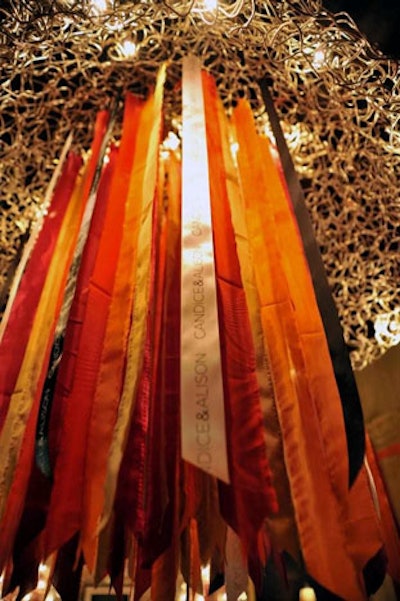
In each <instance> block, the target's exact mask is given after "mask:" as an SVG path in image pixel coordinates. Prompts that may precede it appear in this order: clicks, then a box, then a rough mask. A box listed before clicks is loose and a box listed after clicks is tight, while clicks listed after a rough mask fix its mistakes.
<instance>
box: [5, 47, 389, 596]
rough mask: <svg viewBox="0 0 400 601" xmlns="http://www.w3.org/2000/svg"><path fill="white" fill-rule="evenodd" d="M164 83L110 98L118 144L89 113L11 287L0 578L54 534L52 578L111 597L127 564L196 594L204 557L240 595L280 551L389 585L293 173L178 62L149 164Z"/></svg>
mask: <svg viewBox="0 0 400 601" xmlns="http://www.w3.org/2000/svg"><path fill="white" fill-rule="evenodd" d="M164 80H165V69H161V71H160V74H159V76H158V80H157V85H156V87H155V89H154V92H153V93H152V94H150V95H149V97H148V98H147V99H146V100H143V99H140V98H137V97H135V96H134V95H130V94H128V95H127V97H126V99H125V105H124V116H123V126H122V135H121V138H120V141H119V144H113V143H110V139H111V136H110V132H111V131H112V127H113V116H112V115H111V116H110V115H109V113H108V112H106V111H104V112H101V113H100V114H99V115H98V116H97V121H96V125H95V133H94V139H93V143H92V147H91V152H90V153H89V155H88V157H89V158H88V159H87V161H86V162H85V163H83V161H82V159H81V158H80V156H78V155H76V154H74V153H73V152H71V151H70V152H66V151H65V152H64V156H63V157H61V158H60V163H59V165H58V169H57V173H56V174H55V176H54V178H53V180H52V183H51V189H50V191H49V198H50V203H49V207H48V210H47V214H46V215H45V216H44V217H43V221H42V223H41V226H40V227H39V228H38V231H37V232H36V236H35V240H34V243H28V244H27V248H26V252H25V254H24V255H23V256H22V259H21V265H20V268H19V271H17V273H16V274H15V279H14V285H13V287H12V289H11V292H10V296H9V302H8V305H7V309H6V312H5V315H4V318H3V322H2V329H1V335H2V339H1V346H0V355H1V357H0V395H1V405H0V422H1V423H0V426H1V433H0V457H1V462H0V569H1V571H2V572H3V574H4V578H5V582H6V584H7V586H8V587H11V588H12V586H13V584H17V583H18V574H19V575H21V572H22V571H23V569H25V570H26V569H27V568H26V566H27V565H34V566H36V567H37V565H38V564H39V563H40V562H41V561H44V560H46V559H47V558H49V557H53V558H54V561H53V564H54V565H55V572H57V569H58V570H60V569H61V570H62V569H65V570H66V569H67V568H66V567H65V566H64V568H63V567H62V558H63V557H65V553H63V550H65V548H66V546H67V545H69V546H71V541H73V542H74V545H73V549H74V551H73V555H74V561H72V562H70V569H71V570H73V569H77V565H79V564H80V562H82V561H83V562H84V563H85V564H86V565H87V566H88V569H89V571H90V572H92V573H93V574H94V576H95V579H96V581H97V582H99V581H100V580H101V579H102V578H103V577H104V576H105V575H106V574H109V575H110V577H111V581H112V583H113V585H114V587H115V589H116V590H117V591H119V592H120V591H121V590H122V583H123V576H124V571H125V570H124V566H126V564H127V560H128V565H129V568H128V570H129V574H130V576H131V578H132V581H133V582H134V593H133V595H134V599H135V600H139V599H140V598H141V597H142V596H143V595H144V594H145V593H146V591H148V589H151V599H154V600H157V601H169V600H171V601H172V600H173V599H175V595H176V581H177V577H178V574H182V575H183V578H184V580H185V581H186V583H187V585H188V598H191V596H192V597H193V598H194V595H195V594H196V593H200V592H201V587H202V582H201V577H200V573H201V566H202V565H205V564H208V563H211V573H212V575H213V574H219V575H221V574H223V575H224V580H225V585H226V592H227V598H228V600H229V601H236V599H237V598H238V597H239V596H240V594H241V593H243V591H245V590H246V589H247V583H248V577H249V576H250V578H251V580H252V581H253V583H254V585H255V588H256V590H257V594H258V595H262V594H263V593H262V589H263V586H265V587H266V590H268V579H267V582H266V583H263V573H264V567H265V565H266V563H267V561H269V560H270V558H271V557H272V558H273V559H274V561H275V562H276V564H277V565H278V571H280V572H282V574H283V577H282V581H283V583H284V580H285V576H284V570H285V566H284V561H283V560H282V558H283V557H284V556H285V555H286V556H290V557H291V558H293V560H294V561H295V562H296V563H297V565H299V566H301V569H300V571H301V574H302V576H304V579H306V578H307V579H308V580H309V581H311V582H313V583H314V585H315V587H317V588H318V587H320V590H327V591H329V592H330V593H331V594H332V595H336V597H334V596H333V597H332V598H341V599H345V600H348V601H358V600H360V601H361V600H362V599H365V598H366V596H367V594H368V593H369V592H370V590H369V587H370V584H371V583H370V581H371V578H369V577H368V575H369V574H370V573H371V571H372V572H374V570H375V572H376V571H377V567H376V566H377V565H378V564H379V565H380V566H382V564H383V574H384V573H385V572H386V570H387V571H389V573H390V574H391V576H392V577H393V578H395V579H397V580H399V556H400V553H399V541H398V538H397V535H396V527H395V525H394V522H393V518H392V514H391V511H390V507H389V504H388V501H387V497H386V494H385V489H384V485H383V483H382V480H381V479H380V475H379V471H378V470H377V467H376V463H375V461H374V456H373V452H372V450H371V447H370V445H369V442H368V441H367V443H368V444H367V453H365V437H364V431H363V427H362V415H361V412H360V408H359V401H358V398H357V394H356V391H355V390H354V381H353V379H352V374H351V369H350V367H349V362H348V357H347V356H346V353H345V346H344V343H343V340H342V338H341V334H338V333H337V329H336V330H335V331H334V332H333V333H332V331H330V330H329V328H331V329H332V326H331V325H329V324H331V323H332V320H331V319H329V320H328V318H327V316H326V315H328V316H329V311H331V306H330V305H329V303H328V305H329V307H328V309H329V310H327V309H326V298H327V295H326V290H327V284H326V282H325V280H324V279H323V276H322V275H321V270H320V268H319V266H320V263H319V262H318V261H320V259H319V258H318V253H317V252H316V250H315V241H314V240H313V237H312V234H310V232H311V230H310V227H309V224H308V225H307V223H308V222H307V219H305V218H304V215H303V218H302V217H301V213H302V209H301V207H300V208H299V206H300V205H298V203H297V204H296V202H293V194H291V189H292V188H293V186H292V188H291V184H290V182H289V180H288V175H287V174H288V173H289V171H287V169H288V166H287V165H285V161H284V160H282V161H281V160H280V158H279V153H277V149H276V147H275V146H273V145H272V143H271V142H270V141H269V139H268V138H267V137H263V136H262V135H259V134H258V133H257V131H256V127H255V124H254V120H253V115H252V112H251V109H250V107H249V105H248V103H247V102H246V101H245V100H241V101H239V102H238V104H237V106H236V108H235V109H234V110H233V112H232V115H231V117H230V118H228V117H227V115H226V113H225V111H224V109H223V107H222V104H221V102H220V100H219V98H218V94H217V90H216V86H215V83H214V81H213V79H212V78H211V76H209V75H208V74H206V73H204V72H202V71H201V67H200V64H199V62H198V61H197V59H195V58H192V57H188V58H186V59H184V66H183V76H182V97H183V102H182V134H181V137H182V149H181V153H179V152H172V151H170V152H165V151H164V152H160V145H161V142H162V139H163V86H164ZM278 138H279V135H278ZM278 141H279V140H278ZM278 146H279V144H278ZM66 150H67V149H66ZM280 156H281V159H282V157H283V155H282V153H281V155H280ZM283 158H284V157H283ZM282 165H283V166H282ZM285 175H286V177H285ZM289 179H290V177H289ZM307 232H308V233H307ZM310 249H311V250H310ZM313 256H314V259H313ZM324 295H325V296H324ZM324 298H325V301H324ZM321 299H322V300H321ZM324 303H325V308H324ZM328 322H329V323H328ZM338 327H339V326H338ZM335 345H336V346H335ZM366 457H367V458H368V459H366ZM383 558H384V559H383ZM24 566H25V567H24ZM57 566H58V568H57ZM368 566H373V568H374V569H372V570H370V571H368ZM381 571H382V570H381ZM378 572H379V570H378ZM71 574H72V572H71ZM210 594H211V592H210ZM210 598H211V597H210Z"/></svg>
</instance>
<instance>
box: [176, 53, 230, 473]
mask: <svg viewBox="0 0 400 601" xmlns="http://www.w3.org/2000/svg"><path fill="white" fill-rule="evenodd" d="M182 105H183V106H182V129H183V143H182V276H181V287H182V290H181V428H182V457H183V459H185V460H186V461H189V462H190V463H192V464H194V465H196V466H197V467H199V468H200V469H202V470H204V471H206V472H208V473H210V474H212V475H213V476H215V477H217V478H219V479H220V480H223V481H224V482H229V470H228V458H227V448H226V428H225V410H224V392H223V384H222V371H221V357H220V344H219V330H218V307H217V294H216V282H215V265H214V245H213V235H212V221H211V206H210V186H209V174H208V156H207V141H206V124H205V116H204V98H203V89H202V79H201V65H200V62H199V60H198V59H197V58H195V57H192V56H189V57H185V58H184V61H183V79H182Z"/></svg>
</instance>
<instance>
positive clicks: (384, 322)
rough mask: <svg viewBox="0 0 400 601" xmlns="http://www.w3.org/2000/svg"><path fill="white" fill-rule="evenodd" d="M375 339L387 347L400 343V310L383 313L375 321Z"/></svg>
mask: <svg viewBox="0 0 400 601" xmlns="http://www.w3.org/2000/svg"><path fill="white" fill-rule="evenodd" d="M374 328H375V339H376V340H377V342H378V344H380V345H382V346H384V347H387V346H395V345H396V344H399V343H400V309H398V310H397V311H393V312H392V313H381V314H380V315H378V316H377V317H376V319H375V323H374Z"/></svg>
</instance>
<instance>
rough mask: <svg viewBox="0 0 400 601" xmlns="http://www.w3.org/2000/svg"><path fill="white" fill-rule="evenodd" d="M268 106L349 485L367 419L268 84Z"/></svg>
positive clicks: (357, 463)
mask: <svg viewBox="0 0 400 601" xmlns="http://www.w3.org/2000/svg"><path fill="white" fill-rule="evenodd" d="M261 91H262V94H263V98H264V102H265V107H266V109H267V112H268V116H269V118H270V121H271V127H272V131H273V133H274V136H275V139H276V143H277V146H278V150H279V155H280V160H281V164H282V168H283V171H284V174H285V181H286V185H287V187H288V192H289V197H290V200H291V203H292V205H293V209H294V213H295V215H296V219H297V223H298V227H299V231H300V234H301V238H302V242H303V244H304V252H305V256H306V258H307V262H308V266H309V269H310V274H311V277H312V280H313V285H314V291H315V296H316V299H317V303H318V309H319V311H320V314H321V319H322V321H323V324H324V330H325V335H326V338H327V341H328V345H329V352H330V356H331V361H332V364H333V368H334V371H335V378H336V384H337V387H338V389H339V392H340V398H341V402H342V410H343V416H344V421H345V428H346V439H347V453H348V459H349V484H350V486H351V485H352V483H353V482H354V480H355V478H356V476H357V474H358V472H359V470H360V469H361V467H362V465H363V461H364V452H365V434H364V419H363V414H362V408H361V403H360V398H359V394H358V390H357V385H356V381H355V378H354V374H353V371H352V368H351V363H350V358H349V352H348V349H347V347H346V344H345V341H344V339H343V332H342V328H341V325H340V322H339V316H338V312H337V309H336V306H335V303H334V300H333V297H332V294H331V291H330V288H329V282H328V280H327V276H326V272H325V268H324V265H323V262H322V258H321V254H320V251H319V248H318V244H317V241H316V239H315V236H314V233H313V228H312V223H311V219H310V215H309V213H308V211H307V207H306V205H305V202H304V195H303V191H302V189H301V186H300V182H299V180H298V177H297V174H296V171H295V169H294V166H293V162H292V159H291V156H290V153H289V150H288V147H287V144H286V142H285V138H284V135H283V133H282V129H281V126H280V124H279V119H278V116H277V114H276V111H275V107H274V104H273V102H272V98H271V96H270V93H269V90H268V88H267V84H266V81H265V80H263V81H262V82H261Z"/></svg>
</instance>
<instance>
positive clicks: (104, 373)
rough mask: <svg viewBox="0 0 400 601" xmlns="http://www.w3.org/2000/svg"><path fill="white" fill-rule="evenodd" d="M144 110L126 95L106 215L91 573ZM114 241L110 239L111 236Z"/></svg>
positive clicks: (86, 544)
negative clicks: (105, 304)
mask: <svg viewBox="0 0 400 601" xmlns="http://www.w3.org/2000/svg"><path fill="white" fill-rule="evenodd" d="M142 109H143V102H142V101H141V100H139V99H138V98H136V97H135V96H133V95H131V94H128V95H127V97H126V99H125V109H124V120H123V127H122V137H121V143H120V146H119V154H118V160H117V164H116V171H115V175H114V178H113V181H112V185H111V190H110V204H109V206H110V213H109V214H108V215H107V217H106V224H108V223H111V229H110V232H114V236H116V235H118V236H119V238H120V240H121V247H120V248H119V253H118V256H117V255H115V257H112V258H111V261H110V263H112V264H113V265H114V267H116V272H115V280H114V281H112V278H110V281H109V282H107V288H108V289H109V292H110V296H111V300H110V307H109V311H108V315H107V323H106V330H105V334H104V342H103V349H102V353H101V358H100V364H99V368H98V373H97V380H96V385H95V391H94V396H93V404H92V410H91V415H90V422H89V428H88V435H87V441H86V463H85V478H84V484H83V516H82V532H81V544H82V548H83V551H84V555H85V560H86V563H87V565H88V566H89V569H90V570H91V571H92V570H93V569H94V563H95V555H96V549H97V536H96V534H95V533H96V528H97V526H98V520H99V518H100V515H101V511H102V508H103V502H104V478H105V473H106V466H107V456H108V452H109V448H110V444H111V439H112V432H113V427H114V424H115V420H116V416H117V411H118V403H119V399H120V394H121V389H122V382H123V369H124V362H125V353H126V346H127V340H128V333H129V325H130V316H131V311H132V302H133V290H134V266H135V251H136V244H137V237H136V235H135V231H136V230H135V228H134V224H135V215H136V213H137V211H138V210H139V209H138V206H137V204H138V203H137V202H136V195H135V192H136V190H137V189H140V186H141V182H140V181H138V180H137V175H136V174H135V170H134V169H133V164H134V160H135V156H136V155H137V152H141V150H138V149H137V148H136V144H137V139H138V131H139V130H140V113H141V111H142ZM142 135H143V134H142ZM140 148H141V147H139V149H140ZM118 199H121V201H118ZM119 202H121V204H120V205H119V206H120V209H119V211H120V212H121V214H120V216H119V219H118V220H117V221H115V223H112V220H114V219H115V218H116V211H115V209H116V203H119ZM123 211H125V214H123ZM109 243H111V238H110V240H109ZM111 250H112V247H107V248H105V250H104V259H106V258H107V256H108V257H110V251H111ZM117 261H118V262H117ZM102 271H103V267H102V266H101V265H100V264H99V265H98V267H97V269H96V274H95V275H94V277H95V278H96V280H97V281H99V278H100V277H101V274H102ZM104 283H105V282H104ZM103 285H104V284H103Z"/></svg>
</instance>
